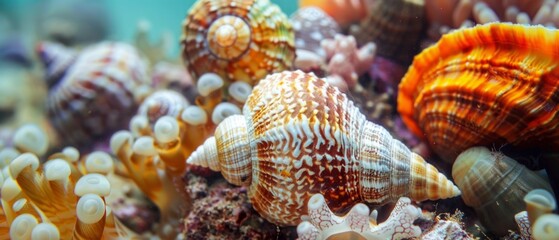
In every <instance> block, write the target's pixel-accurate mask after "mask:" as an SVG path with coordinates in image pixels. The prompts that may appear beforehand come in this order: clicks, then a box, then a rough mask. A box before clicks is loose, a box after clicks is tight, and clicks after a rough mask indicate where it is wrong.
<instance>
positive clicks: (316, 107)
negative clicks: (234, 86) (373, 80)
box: [187, 71, 460, 225]
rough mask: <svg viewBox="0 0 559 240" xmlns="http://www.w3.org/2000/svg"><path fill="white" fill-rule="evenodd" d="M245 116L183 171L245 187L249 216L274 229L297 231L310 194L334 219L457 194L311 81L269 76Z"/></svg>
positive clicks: (224, 126) (321, 83)
mask: <svg viewBox="0 0 559 240" xmlns="http://www.w3.org/2000/svg"><path fill="white" fill-rule="evenodd" d="M243 113H244V115H233V116H230V117H228V118H226V119H225V120H224V121H223V122H221V123H220V125H219V126H218V127H217V129H216V132H215V136H214V137H211V138H208V139H207V140H206V142H204V144H203V145H202V146H200V147H199V148H198V149H197V150H196V151H195V152H194V153H193V154H192V155H191V156H190V157H189V158H188V160H187V163H190V164H195V165H201V166H206V167H208V166H209V167H210V168H211V169H213V170H215V171H221V173H222V174H223V176H224V177H225V179H227V180H228V181H229V182H231V183H233V184H237V185H245V186H249V197H250V200H251V202H252V204H253V206H254V208H255V209H256V210H257V211H258V212H259V213H260V214H261V215H262V216H263V217H264V218H266V219H267V220H269V221H270V222H272V223H275V224H278V225H296V224H298V223H299V222H300V221H301V220H300V218H301V216H302V215H304V214H306V213H307V206H306V205H307V204H306V203H307V201H308V200H309V198H310V197H311V196H312V195H313V194H315V193H321V194H322V195H324V197H325V199H326V202H327V204H328V206H329V207H330V208H331V209H332V211H333V212H338V213H339V212H341V211H344V210H348V209H349V208H350V207H352V206H353V205H355V204H356V203H358V202H369V203H372V204H384V203H387V202H392V201H396V200H397V199H398V198H399V197H400V196H410V197H411V198H412V199H414V200H418V201H421V200H425V199H441V198H449V197H453V196H457V195H459V194H460V191H459V190H458V188H457V187H456V186H454V185H453V184H452V182H450V181H449V180H448V179H447V178H446V177H445V176H444V175H443V174H441V173H439V172H438V171H437V169H435V168H434V167H433V166H432V165H430V164H428V163H426V162H425V161H424V160H423V158H421V157H420V156H419V155H417V154H415V153H412V152H411V151H410V150H409V149H408V148H407V147H406V146H404V145H403V144H402V143H401V142H400V141H398V140H395V139H393V138H392V137H391V136H390V134H389V133H388V132H387V131H386V130H385V129H384V128H382V127H381V126H379V125H376V124H374V123H372V122H368V121H367V120H366V119H365V116H364V115H362V114H361V113H359V110H358V109H357V108H356V107H355V106H354V105H353V103H352V102H350V101H349V100H348V99H347V97H346V96H345V95H344V94H343V93H341V92H340V91H339V90H338V89H337V88H335V87H332V86H330V85H328V84H327V83H326V81H325V80H324V79H321V78H318V77H316V76H315V75H314V74H306V73H303V72H301V71H294V72H290V71H284V72H281V73H276V74H271V75H268V76H267V77H266V78H265V79H263V80H261V81H260V83H259V84H258V85H257V86H256V87H255V88H254V90H253V92H252V93H251V95H250V96H249V98H248V100H247V102H246V104H245V105H244V108H243Z"/></svg>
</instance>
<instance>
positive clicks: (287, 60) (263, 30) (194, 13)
mask: <svg viewBox="0 0 559 240" xmlns="http://www.w3.org/2000/svg"><path fill="white" fill-rule="evenodd" d="M181 45H182V55H183V59H184V61H185V63H186V66H187V68H188V70H189V72H190V73H191V74H192V75H193V76H194V78H198V77H200V76H201V75H202V74H204V73H208V72H214V73H216V74H218V75H220V76H221V77H222V78H224V79H227V80H229V81H230V82H234V81H245V82H247V83H249V84H251V85H254V83H256V81H258V80H260V79H261V78H263V77H264V76H266V75H267V74H268V73H272V72H278V71H282V70H285V69H290V68H291V67H292V65H293V61H294V58H295V46H294V32H293V29H292V27H291V23H290V22H289V21H288V19H287V16H285V14H284V13H283V12H282V11H281V9H280V8H279V7H278V6H277V5H275V4H272V3H270V1H268V0H250V1H241V0H227V1H212V0H201V1H197V2H196V3H195V4H194V5H193V6H192V8H191V9H190V11H189V13H188V15H187V17H186V19H185V21H184V22H183V35H182V37H181Z"/></svg>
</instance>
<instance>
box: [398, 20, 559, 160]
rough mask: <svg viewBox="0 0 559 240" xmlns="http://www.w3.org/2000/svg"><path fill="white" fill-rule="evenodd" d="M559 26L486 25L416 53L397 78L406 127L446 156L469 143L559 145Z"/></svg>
mask: <svg viewBox="0 0 559 240" xmlns="http://www.w3.org/2000/svg"><path fill="white" fill-rule="evenodd" d="M558 62H559V31H556V30H552V29H548V28H545V27H542V26H525V25H519V24H509V23H491V24H486V25H478V26H476V27H473V28H469V29H463V30H457V31H454V32H452V33H450V34H447V35H444V36H443V37H442V38H441V40H440V41H439V42H438V43H437V44H435V45H433V46H431V47H429V48H427V49H425V50H424V51H423V52H422V53H421V54H419V55H418V56H417V57H416V58H415V60H414V62H413V64H412V66H410V68H409V70H408V72H407V74H406V75H405V77H404V78H403V80H402V82H401V83H400V91H399V96H398V111H399V112H400V114H401V115H402V118H403V120H404V122H405V123H406V125H407V126H408V127H409V128H410V129H411V130H412V131H413V132H415V134H416V135H418V136H420V137H425V138H426V140H427V142H428V143H429V144H430V146H431V147H432V148H433V149H434V151H435V152H436V153H438V154H439V155H440V156H441V157H442V158H443V159H444V160H446V161H448V162H452V161H454V159H456V156H458V154H460V153H461V152H462V151H464V150H466V149H467V148H469V147H473V146H480V145H484V146H497V147H499V146H502V145H503V144H512V145H513V146H515V148H516V149H517V150H518V151H520V150H521V149H532V150H533V148H538V149H539V150H543V151H548V150H552V149H553V148H556V146H557V145H558V144H559V131H557V128H558V127H559V115H558V114H557V112H558V111H559V104H558V103H559V84H557V83H558V81H559V68H557V65H558V64H557V63H558Z"/></svg>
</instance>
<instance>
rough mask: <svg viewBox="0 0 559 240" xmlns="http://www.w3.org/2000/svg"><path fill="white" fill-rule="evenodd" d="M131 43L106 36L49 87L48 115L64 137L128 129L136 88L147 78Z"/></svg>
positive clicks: (77, 140)
mask: <svg viewBox="0 0 559 240" xmlns="http://www.w3.org/2000/svg"><path fill="white" fill-rule="evenodd" d="M148 80H149V77H148V76H147V73H146V65H145V62H144V61H143V59H141V57H140V55H139V54H138V52H137V51H136V49H134V48H133V47H132V46H130V45H128V44H124V43H116V42H103V43H99V44H96V45H93V46H91V47H88V48H86V49H84V50H83V51H82V52H81V53H80V55H79V56H78V57H77V59H76V61H75V63H74V64H73V65H71V66H70V67H69V69H68V70H67V72H66V74H65V75H64V77H63V78H62V79H61V80H60V82H59V83H58V84H57V85H56V86H54V87H53V88H52V89H51V90H50V91H49V96H48V99H47V109H48V114H49V118H50V120H51V122H52V124H53V126H54V127H55V128H56V130H57V131H58V132H59V133H60V134H61V136H62V137H63V139H65V141H68V142H69V143H72V144H83V143H87V142H88V141H89V140H91V139H96V138H99V137H105V136H110V134H112V133H113V132H114V131H116V130H118V129H124V128H126V126H127V125H128V121H129V120H130V118H131V117H132V116H133V115H134V113H135V112H136V109H137V107H138V104H137V103H136V99H135V95H134V94H135V92H136V90H137V89H138V88H139V87H140V86H142V85H147V84H148Z"/></svg>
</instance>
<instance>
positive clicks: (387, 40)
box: [351, 0, 425, 66]
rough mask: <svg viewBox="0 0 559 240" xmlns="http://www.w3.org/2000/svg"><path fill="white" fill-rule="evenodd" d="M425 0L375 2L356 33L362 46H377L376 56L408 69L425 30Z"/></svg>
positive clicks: (385, 0) (384, 0)
mask: <svg viewBox="0 0 559 240" xmlns="http://www.w3.org/2000/svg"><path fill="white" fill-rule="evenodd" d="M424 8H425V1H424V0H376V1H374V3H373V4H372V6H371V10H370V12H369V14H368V15H367V17H366V18H365V19H364V20H362V21H361V23H360V26H359V28H358V30H357V31H352V32H351V33H352V35H354V36H355V39H356V40H357V43H358V44H359V46H362V45H364V44H366V43H368V42H374V43H375V44H376V45H377V54H378V55H379V56H383V57H386V58H388V59H391V60H394V61H396V62H398V63H400V64H402V65H404V66H407V65H409V64H410V63H411V61H412V60H413V57H414V56H415V54H417V53H418V52H419V50H420V49H419V44H420V38H421V35H422V33H423V30H424V19H425V17H424V15H425V10H424Z"/></svg>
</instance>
